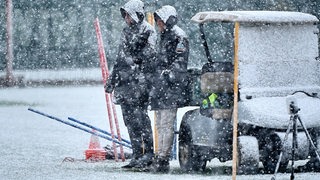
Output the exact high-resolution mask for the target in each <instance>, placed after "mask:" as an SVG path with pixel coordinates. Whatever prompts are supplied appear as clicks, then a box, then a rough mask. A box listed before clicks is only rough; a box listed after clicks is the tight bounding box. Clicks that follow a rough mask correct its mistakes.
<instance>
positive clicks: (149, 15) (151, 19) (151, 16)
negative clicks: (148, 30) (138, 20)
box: [147, 12, 154, 26]
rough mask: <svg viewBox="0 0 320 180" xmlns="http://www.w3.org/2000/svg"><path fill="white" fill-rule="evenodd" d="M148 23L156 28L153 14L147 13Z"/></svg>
mask: <svg viewBox="0 0 320 180" xmlns="http://www.w3.org/2000/svg"><path fill="white" fill-rule="evenodd" d="M147 21H148V23H149V24H151V25H152V26H154V17H153V13H152V12H147Z"/></svg>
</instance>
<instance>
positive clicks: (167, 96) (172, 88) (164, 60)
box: [150, 25, 189, 110]
mask: <svg viewBox="0 0 320 180" xmlns="http://www.w3.org/2000/svg"><path fill="white" fill-rule="evenodd" d="M188 57H189V41H188V39H187V36H186V34H185V32H184V31H183V30H182V29H180V28H179V27H178V26H177V25H175V26H173V28H172V29H170V30H166V31H165V32H164V33H162V34H161V36H160V42H159V49H158V53H157V59H156V62H155V74H154V80H153V87H152V91H151V93H150V96H151V104H150V105H151V109H153V110H157V109H170V108H178V107H182V106H184V105H185V104H186V103H187V101H188V94H187V93H188V74H187V65H188Z"/></svg>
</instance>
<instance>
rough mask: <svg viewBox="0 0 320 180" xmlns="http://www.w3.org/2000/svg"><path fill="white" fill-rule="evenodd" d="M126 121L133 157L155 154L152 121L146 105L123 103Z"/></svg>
mask: <svg viewBox="0 0 320 180" xmlns="http://www.w3.org/2000/svg"><path fill="white" fill-rule="evenodd" d="M121 109H122V115H123V120H124V123H125V125H126V127H127V129H128V133H129V136H130V141H131V146H132V153H133V158H132V159H138V158H140V157H141V156H142V155H144V154H149V153H151V154H153V135H152V127H151V121H150V118H149V116H148V114H147V107H146V106H144V105H121Z"/></svg>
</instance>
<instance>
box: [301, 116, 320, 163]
mask: <svg viewBox="0 0 320 180" xmlns="http://www.w3.org/2000/svg"><path fill="white" fill-rule="evenodd" d="M297 118H298V120H299V122H300V124H301V126H302V128H303V130H304V132H305V133H306V136H307V138H308V140H309V141H310V144H311V146H312V149H313V150H314V152H315V153H316V155H317V159H318V161H319V162H320V156H319V153H318V150H317V148H316V146H315V145H314V143H313V141H312V139H311V136H310V134H309V132H308V130H307V128H306V127H305V125H304V123H303V121H302V120H301V118H300V116H297Z"/></svg>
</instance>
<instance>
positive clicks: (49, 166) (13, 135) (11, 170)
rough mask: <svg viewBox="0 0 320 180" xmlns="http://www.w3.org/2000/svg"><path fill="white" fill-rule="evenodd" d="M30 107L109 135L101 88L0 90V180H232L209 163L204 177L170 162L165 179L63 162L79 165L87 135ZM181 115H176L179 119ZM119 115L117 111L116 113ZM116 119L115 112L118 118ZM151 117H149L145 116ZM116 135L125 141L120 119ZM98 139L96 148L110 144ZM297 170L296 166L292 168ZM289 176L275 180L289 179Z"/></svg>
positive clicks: (222, 167) (107, 165) (225, 166)
mask: <svg viewBox="0 0 320 180" xmlns="http://www.w3.org/2000/svg"><path fill="white" fill-rule="evenodd" d="M28 107H32V108H34V109H37V110H39V111H43V112H45V113H48V114H50V115H54V116H56V117H58V118H60V119H63V120H66V119H67V117H69V116H71V117H74V118H77V119H79V120H82V121H85V122H87V123H89V124H92V125H94V126H97V127H100V128H101V129H106V130H108V131H109V125H108V121H107V113H106V105H105V99H104V92H103V87H102V86H81V87H70V86H69V87H38V88H6V89H5V88H4V89H0V123H1V127H2V130H1V135H0V142H1V146H0V147H1V148H0V154H1V161H0V167H1V168H0V177H1V178H0V179H55V180H56V179H68V180H69V179H131V180H135V179H154V180H156V179H161V180H165V179H175V180H179V179H183V180H187V179H222V180H223V179H226V180H229V179H231V177H232V176H231V166H232V162H231V161H228V162H226V163H220V162H219V161H218V160H216V159H214V160H212V161H211V162H210V163H208V165H207V168H206V170H205V172H203V173H193V174H186V173H182V172H181V171H180V168H179V162H178V160H173V161H171V164H170V165H171V171H170V173H169V174H152V173H147V172H128V171H125V170H122V169H121V168H120V167H121V166H122V165H124V164H126V163H128V161H126V162H115V161H113V160H106V161H103V162H98V163H87V162H83V161H75V162H63V160H64V159H65V158H66V157H71V158H75V159H76V160H81V159H82V160H83V159H84V158H85V156H84V151H85V150H86V149H87V148H88V145H89V141H90V137H91V135H90V134H88V133H86V132H83V131H80V130H78V129H75V128H72V127H70V126H67V125H64V124H61V123H59V122H57V121H54V120H51V119H49V118H47V117H44V116H41V115H38V114H35V113H33V112H30V111H28V110H27V109H28ZM183 111H184V110H180V111H179V116H178V117H179V118H180V119H181V116H182V115H183ZM118 112H119V111H118ZM118 114H119V115H120V112H119V113H118ZM150 115H151V118H152V112H150ZM119 124H120V129H121V133H122V135H123V137H124V138H126V139H127V138H128V135H127V132H126V128H125V126H124V125H123V122H122V119H121V118H119ZM99 139H100V143H101V146H105V145H107V144H110V142H109V141H107V140H104V139H102V138H99ZM295 165H298V163H295ZM271 177H272V175H262V174H258V175H246V176H237V179H243V180H250V179H252V180H257V179H261V180H262V179H263V180H264V179H271ZM318 177H319V173H296V174H295V179H301V180H302V179H303V180H304V179H318ZM289 178H290V169H289V170H288V173H285V174H278V175H277V179H289Z"/></svg>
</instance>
